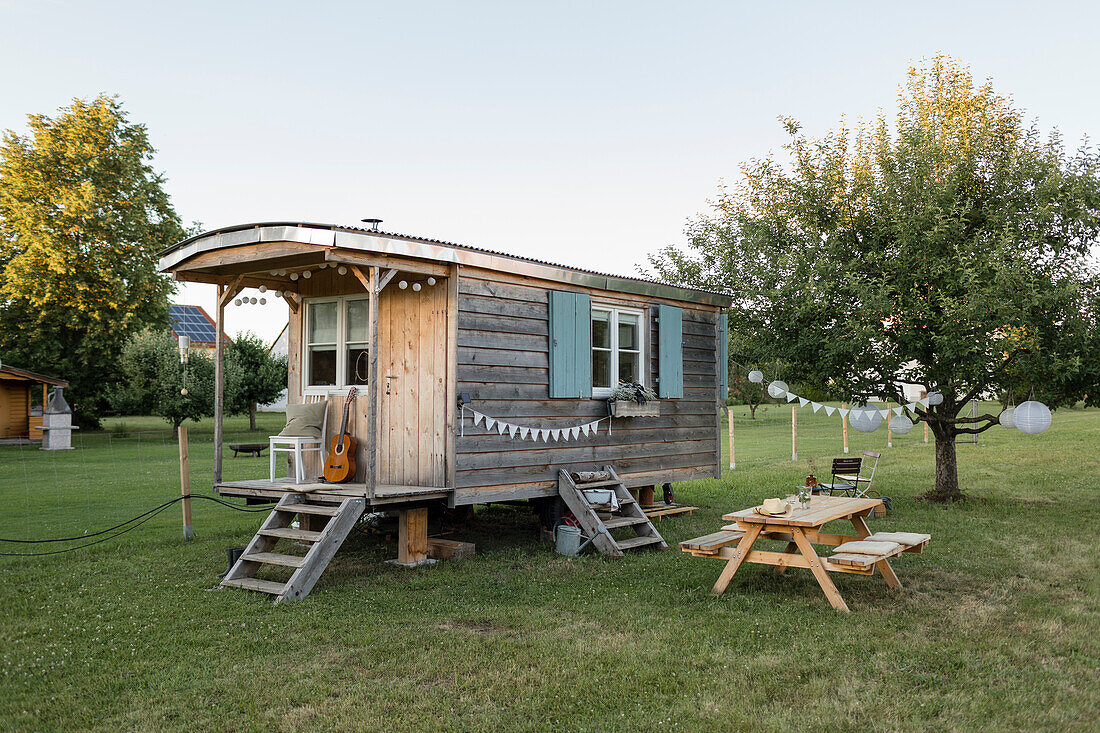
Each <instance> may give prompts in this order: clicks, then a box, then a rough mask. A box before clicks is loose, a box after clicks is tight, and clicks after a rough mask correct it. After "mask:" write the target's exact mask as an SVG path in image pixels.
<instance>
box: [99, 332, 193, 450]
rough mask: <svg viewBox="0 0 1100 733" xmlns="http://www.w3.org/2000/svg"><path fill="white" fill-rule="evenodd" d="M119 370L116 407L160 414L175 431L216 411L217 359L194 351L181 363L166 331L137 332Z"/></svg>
mask: <svg viewBox="0 0 1100 733" xmlns="http://www.w3.org/2000/svg"><path fill="white" fill-rule="evenodd" d="M119 374H120V377H121V379H120V382H119V384H118V385H117V386H116V387H114V388H113V389H112V390H111V391H110V395H111V404H112V406H113V407H114V408H115V410H117V411H118V412H122V413H126V414H139V415H148V414H153V415H159V416H160V417H163V418H164V419H165V420H166V421H167V422H168V423H169V424H170V425H171V426H172V430H173V432H174V433H175V432H178V428H179V426H180V425H182V424H183V422H184V421H185V420H194V421H196V422H197V421H199V420H200V419H202V418H204V417H210V416H212V415H213V414H214V362H213V360H211V359H210V358H209V357H207V356H203V355H201V354H190V355H189V356H188V359H187V364H186V365H184V364H181V363H180V355H179V348H178V345H177V343H176V339H174V338H173V337H172V334H171V333H170V332H168V331H154V330H146V331H142V332H141V333H138V334H136V335H134V336H133V337H132V338H131V339H130V340H129V341H128V342H127V343H126V345H125V346H124V347H123V349H122V354H121V355H120V358H119ZM184 390H186V394H184V393H183V392H184Z"/></svg>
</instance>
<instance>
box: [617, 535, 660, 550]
mask: <svg viewBox="0 0 1100 733" xmlns="http://www.w3.org/2000/svg"><path fill="white" fill-rule="evenodd" d="M660 542H664V540H663V539H661V538H660V537H641V536H639V537H631V538H630V539H628V540H615V544H617V545H618V546H619V549H620V550H630V549H632V548H635V547H642V546H644V545H655V544H658V543H660Z"/></svg>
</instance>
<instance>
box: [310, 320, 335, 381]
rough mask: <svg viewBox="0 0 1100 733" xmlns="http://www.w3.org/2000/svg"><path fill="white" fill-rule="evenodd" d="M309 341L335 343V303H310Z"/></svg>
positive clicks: (312, 342)
mask: <svg viewBox="0 0 1100 733" xmlns="http://www.w3.org/2000/svg"><path fill="white" fill-rule="evenodd" d="M309 343H311V344H334V343H336V303H310V305H309ZM314 384H319V383H318V382H314Z"/></svg>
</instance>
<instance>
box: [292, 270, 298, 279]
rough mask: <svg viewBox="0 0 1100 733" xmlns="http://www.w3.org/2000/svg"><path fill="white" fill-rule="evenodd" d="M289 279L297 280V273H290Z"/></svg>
mask: <svg viewBox="0 0 1100 733" xmlns="http://www.w3.org/2000/svg"><path fill="white" fill-rule="evenodd" d="M290 279H291V280H297V279H298V273H296V272H292V273H290Z"/></svg>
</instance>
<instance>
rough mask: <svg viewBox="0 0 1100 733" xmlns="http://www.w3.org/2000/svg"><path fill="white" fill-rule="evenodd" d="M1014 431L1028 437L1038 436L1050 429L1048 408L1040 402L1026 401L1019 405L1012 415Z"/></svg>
mask: <svg viewBox="0 0 1100 733" xmlns="http://www.w3.org/2000/svg"><path fill="white" fill-rule="evenodd" d="M1012 420H1013V421H1014V422H1015V423H1016V429H1017V430H1019V431H1020V432H1021V433H1027V434H1028V435H1038V434H1039V433H1041V432H1043V431H1044V430H1046V429H1047V428H1049V427H1050V421H1051V417H1050V408H1049V407H1047V406H1046V405H1044V404H1043V403H1042V402H1035V401H1034V400H1028V401H1027V402H1022V403H1020V406H1019V407H1017V408H1016V410H1015V411H1013V413H1012Z"/></svg>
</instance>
